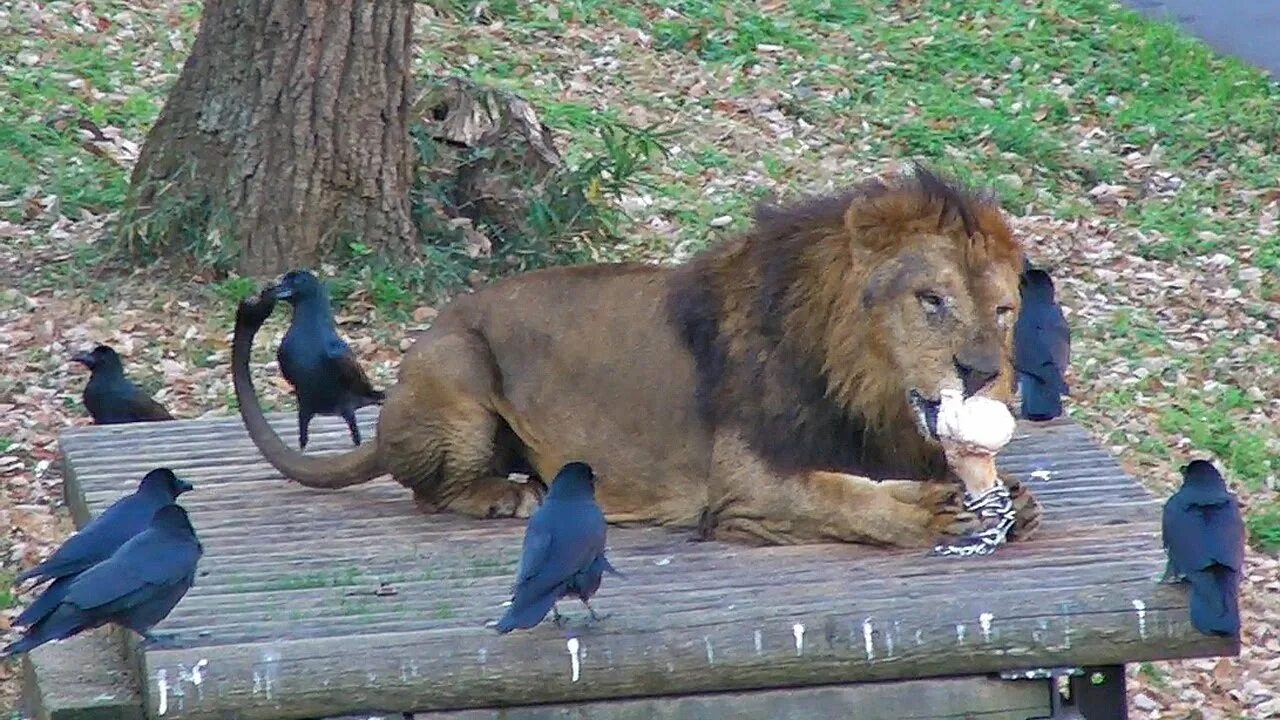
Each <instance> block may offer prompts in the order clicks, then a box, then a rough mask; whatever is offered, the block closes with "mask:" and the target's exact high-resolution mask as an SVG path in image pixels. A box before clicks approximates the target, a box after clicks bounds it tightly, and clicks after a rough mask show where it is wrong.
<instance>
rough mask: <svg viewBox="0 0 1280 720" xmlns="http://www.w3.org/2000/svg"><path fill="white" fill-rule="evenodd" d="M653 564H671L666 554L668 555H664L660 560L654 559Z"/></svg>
mask: <svg viewBox="0 0 1280 720" xmlns="http://www.w3.org/2000/svg"><path fill="white" fill-rule="evenodd" d="M653 564H654V565H659V566H664V565H670V564H671V558H670V557H669V556H668V557H664V558H662V559H661V560H656V561H654V563H653Z"/></svg>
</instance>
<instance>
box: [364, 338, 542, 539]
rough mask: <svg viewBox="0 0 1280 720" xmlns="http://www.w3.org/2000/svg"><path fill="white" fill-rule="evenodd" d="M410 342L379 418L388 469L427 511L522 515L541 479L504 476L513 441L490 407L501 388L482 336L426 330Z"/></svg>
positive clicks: (537, 496)
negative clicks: (435, 334)
mask: <svg viewBox="0 0 1280 720" xmlns="http://www.w3.org/2000/svg"><path fill="white" fill-rule="evenodd" d="M420 346H421V347H420ZM414 349H415V350H416V352H414V353H413V355H412V357H406V360H405V368H404V369H403V370H402V372H401V378H400V382H399V387H398V388H397V392H396V393H394V394H392V395H390V396H388V398H387V400H386V401H385V403H384V404H383V409H382V414H381V417H380V419H379V442H381V443H383V444H384V446H385V449H386V453H385V454H386V456H387V459H388V460H387V465H388V469H389V470H390V471H391V473H392V475H394V476H395V477H396V479H397V480H399V481H400V482H401V483H402V484H404V485H406V486H407V487H410V488H411V489H412V490H413V492H414V496H415V499H416V500H417V503H418V506H419V507H420V508H421V509H422V510H424V511H427V512H438V511H442V510H449V511H452V512H457V513H462V514H464V515H470V516H472V517H478V518H490V517H528V516H529V515H530V514H531V513H532V512H533V511H534V509H536V508H537V507H538V505H539V504H540V502H541V499H542V485H541V484H540V483H539V482H538V481H536V480H532V479H531V480H530V481H529V482H526V483H516V482H512V481H510V480H508V479H507V477H506V471H507V468H506V466H507V465H510V464H511V462H512V453H513V452H514V451H515V448H514V447H513V443H514V442H518V441H516V440H515V438H514V435H513V434H512V433H511V432H510V429H509V428H508V427H507V426H506V424H505V423H504V422H503V420H502V418H501V417H499V415H498V414H497V413H496V412H495V411H494V410H493V409H492V408H490V407H488V401H489V400H490V399H491V398H493V397H494V396H495V395H496V394H497V392H498V390H499V388H498V387H497V385H498V383H497V381H496V380H495V377H494V375H495V373H494V370H493V368H492V365H491V361H490V356H489V353H488V352H487V351H486V350H485V349H484V348H483V346H482V345H481V341H480V340H479V339H478V338H475V337H474V336H470V335H461V334H453V335H446V336H442V337H439V338H430V339H427V338H424V339H423V340H422V341H420V342H419V343H418V345H415V348H414Z"/></svg>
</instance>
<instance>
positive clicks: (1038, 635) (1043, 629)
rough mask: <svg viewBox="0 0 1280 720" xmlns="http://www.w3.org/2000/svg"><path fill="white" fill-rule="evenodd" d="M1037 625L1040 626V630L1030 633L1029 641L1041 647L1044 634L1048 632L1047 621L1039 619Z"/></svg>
mask: <svg viewBox="0 0 1280 720" xmlns="http://www.w3.org/2000/svg"><path fill="white" fill-rule="evenodd" d="M1038 624H1039V625H1040V629H1039V630H1032V631H1031V639H1032V640H1035V641H1036V644H1037V645H1043V644H1044V638H1045V634H1046V633H1048V632H1049V621H1048V620H1045V619H1044V618H1040V621H1039V623H1038Z"/></svg>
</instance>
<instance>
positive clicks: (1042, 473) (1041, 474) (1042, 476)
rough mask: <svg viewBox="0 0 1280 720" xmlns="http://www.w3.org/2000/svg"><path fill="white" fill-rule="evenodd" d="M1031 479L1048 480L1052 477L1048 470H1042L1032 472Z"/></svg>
mask: <svg viewBox="0 0 1280 720" xmlns="http://www.w3.org/2000/svg"><path fill="white" fill-rule="evenodd" d="M1031 477H1032V479H1034V480H1048V479H1049V478H1051V477H1053V472H1051V471H1049V470H1045V469H1043V468H1041V469H1039V470H1032V471H1031Z"/></svg>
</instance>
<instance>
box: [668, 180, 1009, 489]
mask: <svg viewBox="0 0 1280 720" xmlns="http://www.w3.org/2000/svg"><path fill="white" fill-rule="evenodd" d="M1021 263H1022V251H1021V248H1020V247H1019V245H1018V243H1017V242H1016V241H1015V240H1014V238H1013V235H1012V233H1011V232H1010V230H1009V227H1008V226H1007V225H1006V223H1005V221H1004V218H1003V214H1002V212H1001V210H1000V208H999V207H998V205H997V204H996V201H995V200H994V198H992V197H991V196H990V195H987V194H977V193H971V192H968V191H966V190H964V189H962V188H960V187H958V186H957V185H955V184H953V183H950V182H948V181H945V180H943V179H941V178H939V177H938V176H936V175H934V174H932V173H930V172H928V171H927V170H925V169H923V168H916V169H915V172H913V173H911V174H904V175H901V176H897V177H892V178H888V179H883V178H877V179H873V180H869V181H866V182H864V183H862V184H860V185H859V186H857V187H855V188H854V189H853V190H852V191H850V192H847V193H845V194H842V195H838V196H834V197H825V198H819V199H816V200H810V201H807V202H803V203H799V204H796V205H790V206H762V207H761V208H760V209H759V210H758V212H757V218H756V227H755V228H754V229H753V230H752V231H751V232H749V233H748V234H746V235H744V236H743V237H741V238H739V239H737V240H736V241H730V242H728V243H725V244H724V245H721V246H719V247H717V248H715V249H713V250H712V251H710V252H709V253H708V254H706V255H704V256H702V257H701V258H698V259H696V260H695V261H693V263H692V264H691V265H690V268H689V272H690V275H689V281H688V282H687V283H686V284H685V286H684V289H682V290H680V291H679V292H678V293H677V294H676V295H675V296H673V300H674V301H675V303H676V306H675V308H674V313H675V317H676V320H677V323H678V324H680V326H681V328H682V330H683V333H684V336H685V339H686V341H687V342H688V343H689V345H690V347H691V349H692V350H693V352H694V355H695V358H696V359H697V361H698V367H699V375H700V382H701V386H700V394H701V395H702V398H703V401H704V408H706V409H707V410H708V411H709V412H711V413H712V414H714V416H715V417H716V418H718V419H722V420H729V421H733V420H737V421H738V422H739V423H740V424H741V425H742V426H743V427H744V429H745V430H746V431H747V434H748V435H749V436H751V437H753V438H754V441H753V442H754V444H755V445H756V446H757V447H758V448H759V449H761V450H762V451H763V452H764V454H765V456H766V457H768V458H771V459H773V460H777V461H781V462H788V461H790V462H795V463H799V464H803V465H807V466H812V465H815V464H816V465H823V466H829V467H841V468H844V469H846V470H855V469H856V470H860V471H863V472H871V473H872V474H875V470H876V469H877V468H880V467H881V466H884V467H883V469H884V470H885V471H886V472H893V471H896V470H900V469H901V468H898V467H897V466H898V465H899V463H900V461H901V462H907V463H908V464H910V465H912V466H914V467H915V469H916V470H917V471H918V466H919V462H918V458H922V457H931V456H933V455H936V451H937V449H938V446H937V445H936V439H937V438H936V433H935V431H936V419H937V409H938V401H939V399H940V396H941V393H942V391H943V390H947V389H956V390H962V391H963V392H964V394H965V395H966V396H969V395H982V396H987V397H991V398H994V399H997V400H1000V401H1002V402H1006V403H1007V402H1009V401H1010V398H1011V395H1012V390H1013V380H1012V375H1013V372H1012V367H1011V363H1010V361H1011V357H1012V342H1013V326H1014V321H1015V319H1016V318H1017V312H1018V308H1019V292H1018V274H1019V269H1020V267H1021ZM681 304H683V307H681ZM912 427H914V431H913V430H912ZM904 433H907V434H910V435H912V436H915V440H914V441H912V439H911V438H909V437H906V436H905V435H904ZM905 458H913V459H910V460H908V459H905ZM870 466H875V467H870Z"/></svg>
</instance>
